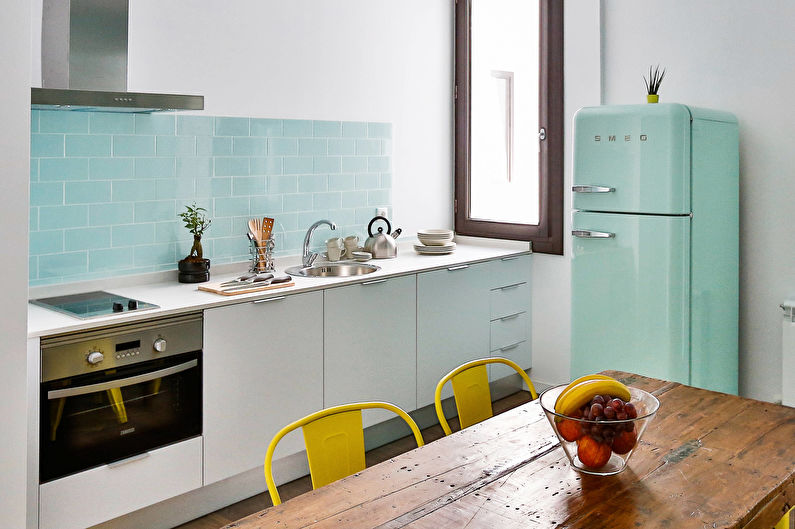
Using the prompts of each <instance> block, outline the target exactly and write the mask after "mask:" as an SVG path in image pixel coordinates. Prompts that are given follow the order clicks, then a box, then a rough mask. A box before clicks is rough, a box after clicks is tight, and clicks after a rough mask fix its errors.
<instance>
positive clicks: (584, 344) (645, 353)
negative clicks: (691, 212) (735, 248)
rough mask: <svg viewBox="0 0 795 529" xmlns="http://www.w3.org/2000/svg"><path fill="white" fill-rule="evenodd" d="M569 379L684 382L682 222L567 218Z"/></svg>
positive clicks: (685, 221)
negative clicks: (625, 375)
mask: <svg viewBox="0 0 795 529" xmlns="http://www.w3.org/2000/svg"><path fill="white" fill-rule="evenodd" d="M572 226H573V235H572V236H573V259H572V280H571V292H572V294H571V295H572V321H571V329H572V335H571V348H572V351H571V376H572V378H575V377H579V376H581V375H584V374H589V373H596V372H598V371H602V370H604V369H619V370H622V371H629V372H632V373H638V374H641V375H646V376H651V377H657V378H662V379H666V380H674V381H677V382H682V383H685V384H687V383H689V378H690V354H689V343H690V336H689V333H690V326H689V317H690V314H689V312H690V309H689V307H690V300H689V284H690V279H689V261H690V218H689V217H687V216H681V217H673V216H672V217H663V216H654V215H617V214H599V213H586V212H575V213H574V217H573V221H572Z"/></svg>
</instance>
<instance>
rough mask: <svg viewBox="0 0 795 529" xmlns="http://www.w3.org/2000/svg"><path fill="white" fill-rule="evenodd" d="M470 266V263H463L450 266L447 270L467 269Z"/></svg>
mask: <svg viewBox="0 0 795 529" xmlns="http://www.w3.org/2000/svg"><path fill="white" fill-rule="evenodd" d="M467 268H469V265H461V266H449V267H447V270H448V271H450V272H455V271H456V270H465V269H467Z"/></svg>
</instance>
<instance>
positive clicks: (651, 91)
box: [643, 64, 665, 103]
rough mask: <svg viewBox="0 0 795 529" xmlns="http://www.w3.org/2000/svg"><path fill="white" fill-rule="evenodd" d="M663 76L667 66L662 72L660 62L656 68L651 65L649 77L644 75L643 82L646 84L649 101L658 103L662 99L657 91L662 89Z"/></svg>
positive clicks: (647, 100)
mask: <svg viewBox="0 0 795 529" xmlns="http://www.w3.org/2000/svg"><path fill="white" fill-rule="evenodd" d="M663 77H665V68H663V71H662V72H660V65H659V64H658V65H657V67H656V68H654V69H652V67H651V66H649V79H648V80H647V79H646V76H645V75H644V76H643V83H644V84H645V85H646V102H647V103H657V102H659V101H660V96H659V95H658V94H657V91H658V90H659V89H660V83H662V80H663Z"/></svg>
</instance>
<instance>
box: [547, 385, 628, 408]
mask: <svg viewBox="0 0 795 529" xmlns="http://www.w3.org/2000/svg"><path fill="white" fill-rule="evenodd" d="M594 395H612V396H614V397H618V398H620V399H621V400H624V401H629V400H630V394H629V389H628V388H627V387H626V386H625V385H624V384H622V383H621V382H619V381H617V380H603V379H595V380H586V381H584V382H580V383H579V384H577V385H575V386H573V387H572V388H571V389H570V390H569V391H568V392H567V393H566V395H565V397H564V398H561V399H559V400H558V402H557V403H556V404H555V412H556V413H559V414H561V415H571V414H573V413H574V412H575V411H577V410H578V409H580V408H581V407H582V406H583V405H585V404H587V403H588V402H589V401H590V400H591V399H592V398H593V397H594Z"/></svg>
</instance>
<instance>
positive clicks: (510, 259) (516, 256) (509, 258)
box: [501, 255, 519, 261]
mask: <svg viewBox="0 0 795 529" xmlns="http://www.w3.org/2000/svg"><path fill="white" fill-rule="evenodd" d="M516 259H519V256H518V255H514V256H512V257H503V258H502V259H501V261H513V260H516Z"/></svg>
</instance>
